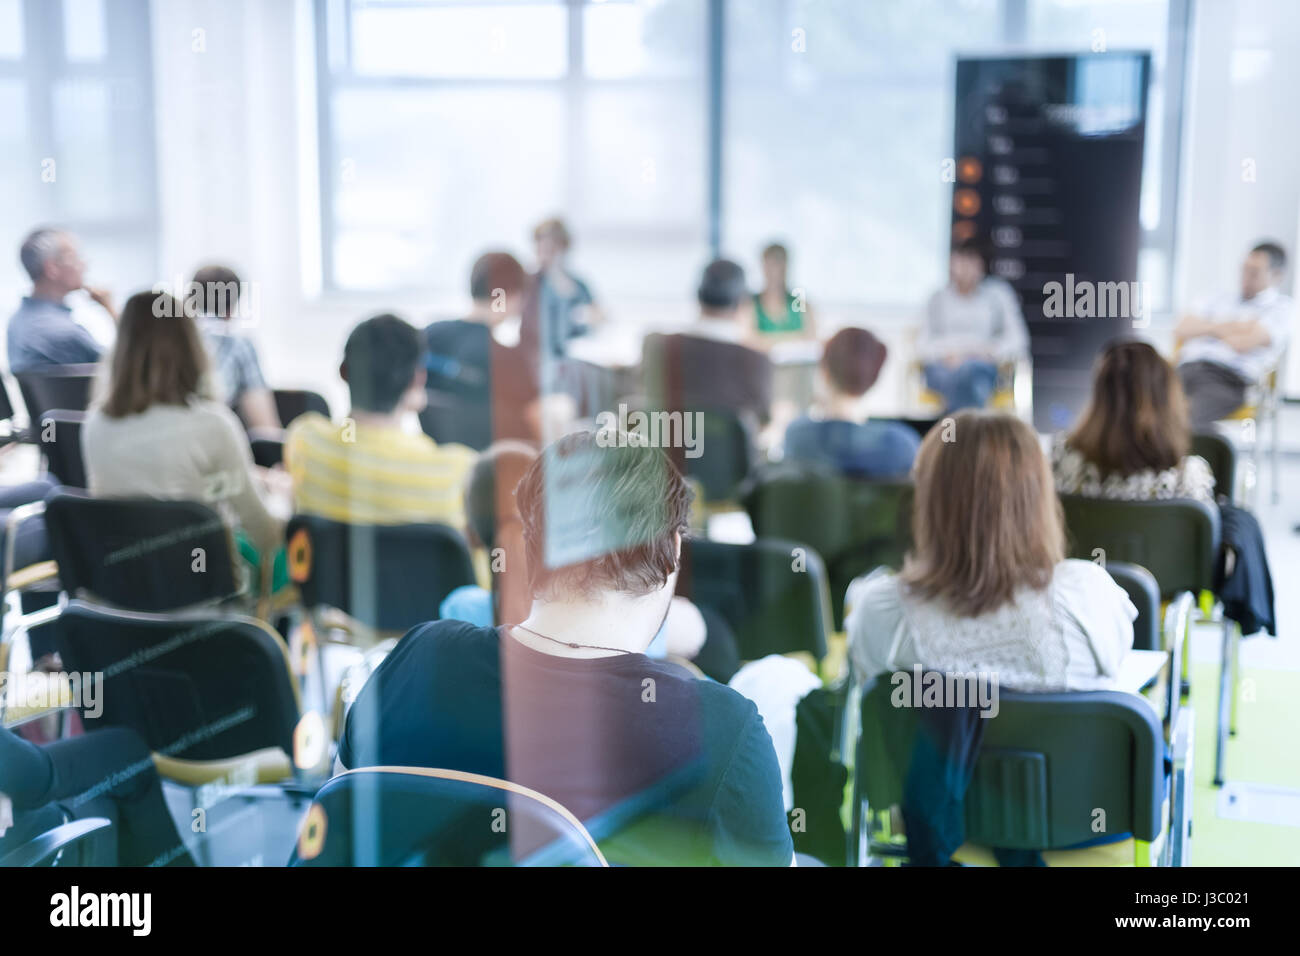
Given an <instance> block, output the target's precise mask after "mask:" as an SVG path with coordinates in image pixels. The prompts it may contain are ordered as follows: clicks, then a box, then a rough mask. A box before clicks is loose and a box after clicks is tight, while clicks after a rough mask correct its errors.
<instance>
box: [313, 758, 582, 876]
mask: <svg viewBox="0 0 1300 956" xmlns="http://www.w3.org/2000/svg"><path fill="white" fill-rule="evenodd" d="M289 865H290V866H608V864H607V863H606V861H605V857H604V856H603V855H602V853H601V851H600V849H599V848H598V847H597V846H596V843H595V841H594V840H593V839H592V837H591V835H590V834H589V833H588V832H587V830H586V828H585V827H584V826H583V825H582V823H581V822H579V821H578V819H577V818H576V817H575V816H574V815H573V814H572V813H570V812H569V811H568V810H566V809H565V808H564V807H563V806H561V805H560V804H558V803H556V802H555V801H554V800H552V799H550V798H549V797H546V796H544V795H542V794H540V793H537V792H536V791H534V790H530V789H528V788H527V787H522V786H519V785H518V784H514V783H510V782H508V781H505V780H499V779H497V778H495V777H485V776H481V775H479V774H472V773H464V772H461V771H457V770H434V769H428V768H423V767H368V768H364V769H360V770H349V771H347V772H346V773H343V774H340V775H339V776H337V777H335V778H333V779H332V780H330V781H329V782H328V783H327V784H325V786H324V787H322V788H321V790H320V792H319V793H317V794H316V799H315V800H314V801H313V803H312V805H311V808H310V809H309V810H308V812H307V816H306V818H305V819H304V821H303V825H302V828H301V829H300V831H299V835H298V843H297V846H296V847H295V849H294V851H293V854H292V856H291V858H290V860H289Z"/></svg>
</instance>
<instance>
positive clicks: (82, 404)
mask: <svg viewBox="0 0 1300 956" xmlns="http://www.w3.org/2000/svg"><path fill="white" fill-rule="evenodd" d="M14 378H16V379H18V390H19V391H20V392H22V396H23V404H24V405H26V406H27V417H28V418H29V419H31V422H32V426H33V427H36V425H37V423H39V422H40V420H41V417H42V416H43V415H44V414H45V413H46V412H48V411H49V410H50V409H52V408H66V409H68V410H70V411H74V412H84V411H85V410H86V409H87V408H89V407H90V390H91V386H92V384H93V383H94V380H95V366H94V365H51V366H48V367H46V368H42V369H40V370H39V371H31V372H19V373H17V374H16V375H15V376H14Z"/></svg>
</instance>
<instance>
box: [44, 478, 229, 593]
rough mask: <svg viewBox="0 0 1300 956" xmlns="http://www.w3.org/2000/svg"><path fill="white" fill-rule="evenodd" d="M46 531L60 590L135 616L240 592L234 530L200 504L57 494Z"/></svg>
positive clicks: (48, 507) (47, 507) (48, 510)
mask: <svg viewBox="0 0 1300 956" xmlns="http://www.w3.org/2000/svg"><path fill="white" fill-rule="evenodd" d="M45 528H46V533H47V535H48V536H49V541H50V551H51V552H52V553H53V555H54V560H55V562H56V563H57V565H58V569H59V580H60V581H61V582H62V585H63V589H64V590H65V591H66V592H67V593H68V594H69V595H70V596H73V597H83V598H85V599H87V600H91V601H94V602H96V603H104V604H108V605H113V606H116V607H120V608H130V609H131V610H135V611H150V612H166V611H175V610H178V609H180V608H188V607H193V606H199V605H204V604H209V605H211V604H217V603H220V602H222V601H226V600H229V599H231V598H234V597H237V596H238V595H240V594H241V593H242V592H243V590H244V589H243V588H241V586H240V582H239V580H238V577H237V574H236V570H235V564H234V559H233V555H234V550H233V545H232V542H231V536H230V530H229V528H227V526H226V524H225V522H224V521H222V519H221V516H220V515H218V514H217V513H216V512H215V511H213V510H212V509H211V508H209V507H208V506H207V505H203V504H199V503H198V502H196V501H159V500H155V499H148V498H118V499H113V498H90V497H87V496H84V495H74V494H66V493H56V494H54V495H51V496H50V497H49V498H47V499H46V502H45Z"/></svg>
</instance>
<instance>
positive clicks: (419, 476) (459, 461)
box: [284, 315, 476, 531]
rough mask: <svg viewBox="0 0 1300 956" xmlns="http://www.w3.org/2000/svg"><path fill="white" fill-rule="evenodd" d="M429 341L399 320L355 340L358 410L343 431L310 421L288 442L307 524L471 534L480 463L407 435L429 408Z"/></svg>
mask: <svg viewBox="0 0 1300 956" xmlns="http://www.w3.org/2000/svg"><path fill="white" fill-rule="evenodd" d="M420 357H421V343H420V337H419V333H418V332H417V331H416V330H415V329H414V328H413V327H412V326H410V325H408V324H407V323H406V322H404V321H402V320H401V319H399V318H398V317H397V316H395V315H377V316H375V317H374V318H370V319H367V320H366V321H364V322H362V323H361V324H360V325H358V326H357V327H356V328H355V329H353V330H352V334H351V335H349V336H348V341H347V345H345V346H344V349H343V364H342V366H340V368H339V374H340V375H341V376H342V377H343V380H344V381H346V382H347V383H348V390H349V391H350V392H351V395H352V410H351V412H350V413H349V415H348V417H347V418H346V419H344V420H343V421H342V422H331V421H330V420H329V419H327V418H325V417H324V416H323V415H319V414H315V413H308V414H306V415H303V416H301V417H299V418H298V419H296V420H295V421H294V422H293V424H292V425H291V426H290V427H289V431H288V434H287V436H286V437H285V446H284V464H285V468H286V469H287V470H288V472H289V475H290V477H291V478H292V479H293V490H294V505H295V508H296V510H297V511H298V512H299V513H301V514H312V515H318V516H320V517H323V518H329V519H332V520H334V521H345V522H348V523H351V524H406V523H418V522H431V523H432V522H436V523H440V524H446V525H450V526H451V527H453V528H455V529H456V530H457V531H460V530H461V529H463V528H464V527H465V507H464V499H463V492H464V484H465V480H466V477H467V475H468V473H469V470H470V468H472V467H473V464H474V460H475V457H476V456H475V453H474V452H472V451H471V450H470V449H468V448H466V447H464V446H463V445H450V444H447V445H438V444H436V443H435V442H434V441H433V439H432V438H430V437H429V436H428V435H425V434H423V433H416V434H412V433H410V432H407V431H405V430H404V429H403V427H402V418H403V416H404V415H406V414H407V413H408V412H411V411H418V410H419V409H420V408H421V407H422V406H423V404H424V401H425V391H424V387H425V381H424V378H425V372H424V368H423V365H422V364H421V362H420Z"/></svg>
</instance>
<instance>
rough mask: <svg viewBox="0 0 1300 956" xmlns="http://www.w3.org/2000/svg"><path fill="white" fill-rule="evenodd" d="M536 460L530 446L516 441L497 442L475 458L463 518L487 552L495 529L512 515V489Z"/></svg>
mask: <svg viewBox="0 0 1300 956" xmlns="http://www.w3.org/2000/svg"><path fill="white" fill-rule="evenodd" d="M536 459H537V452H536V451H535V450H534V449H533V447H532V446H531V445H527V444H525V443H524V442H520V441H502V442H497V443H495V444H493V445H491V446H490V447H489V448H487V449H486V450H485V451H484V452H483V454H481V455H479V457H478V460H477V461H475V463H474V467H473V468H472V469H471V470H470V475H469V483H468V484H467V485H466V487H465V516H466V519H467V520H468V522H469V530H470V532H471V534H472V535H473V537H475V538H477V539H478V540H477V542H474V543H477V544H479V545H481V546H483V547H485V548H488V549H489V550H490V549H492V548H495V547H496V546H497V530H498V529H499V528H500V527H501V525H502V524H503V522H504V521H505V518H506V517H508V516H512V515H514V514H515V513H516V509H515V504H514V490H515V487H516V486H517V485H518V484H519V482H520V481H521V480H523V477H524V474H525V473H526V472H527V471H528V467H529V466H530V465H531V464H532V463H533V462H534V461H535V460H536Z"/></svg>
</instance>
